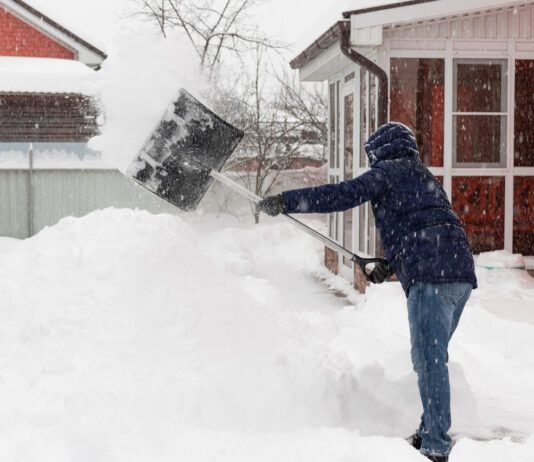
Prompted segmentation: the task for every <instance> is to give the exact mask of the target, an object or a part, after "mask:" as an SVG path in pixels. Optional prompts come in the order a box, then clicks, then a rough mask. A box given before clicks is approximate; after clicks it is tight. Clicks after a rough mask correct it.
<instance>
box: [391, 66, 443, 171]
mask: <svg viewBox="0 0 534 462" xmlns="http://www.w3.org/2000/svg"><path fill="white" fill-rule="evenodd" d="M444 81H445V60H443V59H418V58H392V59H391V111H390V114H391V120H394V121H397V122H402V123H403V124H405V125H407V126H408V127H410V128H411V129H412V130H413V132H414V134H415V137H416V139H417V145H418V146H419V152H420V154H421V159H422V161H423V162H424V163H425V165H428V166H432V167H441V166H443V122H444V115H443V114H444V112H443V108H444V105H443V101H444Z"/></svg>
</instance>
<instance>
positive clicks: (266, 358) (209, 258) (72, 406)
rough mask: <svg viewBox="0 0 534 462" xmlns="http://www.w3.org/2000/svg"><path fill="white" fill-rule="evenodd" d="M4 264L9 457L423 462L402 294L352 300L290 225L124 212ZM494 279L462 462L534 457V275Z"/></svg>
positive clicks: (463, 364)
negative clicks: (411, 441) (413, 439)
mask: <svg viewBox="0 0 534 462" xmlns="http://www.w3.org/2000/svg"><path fill="white" fill-rule="evenodd" d="M0 259H1V261H2V265H1V267H0V281H1V282H0V303H1V306H2V310H1V311H0V316H1V320H0V344H1V348H2V355H0V400H1V402H0V409H1V413H0V416H1V418H0V435H1V444H0V460H6V461H20V462H32V461H39V462H46V461H54V462H64V461H81V462H85V461H87V462H89V461H90V462H112V461H113V462H115V461H124V462H134V461H160V462H161V461H171V460H172V461H187V462H193V461H214V462H215V461H217V462H221V461H231V462H240V461H243V462H245V461H246V462H250V461H265V462H274V461H276V462H284V461H297V462H298V461H306V462H314V461H317V462H338V461H339V462H341V461H343V462H349V461H351V462H359V461H361V462H372V461H388V462H389V461H418V460H419V461H424V460H426V459H425V458H424V457H423V456H421V455H419V454H418V453H417V452H416V451H415V450H414V449H413V448H411V447H410V446H409V445H408V444H407V443H406V442H405V441H404V440H403V437H405V436H408V435H409V434H411V433H412V432H413V430H414V429H415V428H416V426H417V425H418V418H419V415H420V413H421V409H420V404H419V396H418V392H417V384H416V377H415V373H413V372H412V370H411V363H410V353H409V351H410V348H409V337H408V322H407V316H406V307H405V298H404V294H403V292H402V289H401V287H400V285H399V284H397V283H388V284H384V285H381V286H374V287H371V288H370V289H369V290H368V292H367V294H366V295H365V296H362V295H359V294H357V293H355V292H353V291H352V290H351V289H350V287H349V286H348V284H347V283H346V282H345V281H344V280H342V279H340V278H337V277H333V276H331V275H330V274H329V273H327V272H326V270H324V269H323V267H322V266H321V260H322V247H321V245H320V244H317V243H316V242H315V241H312V240H311V239H310V238H308V237H307V236H306V235H304V234H302V233H301V232H300V231H298V230H295V229H293V228H292V227H290V226H289V225H287V224H286V223H283V222H282V221H277V220H274V219H264V220H263V224H261V225H259V226H253V225H250V226H249V225H243V224H239V223H237V222H229V219H218V220H217V219H215V218H212V217H210V216H200V215H195V214H193V215H182V216H181V217H175V216H170V215H151V214H149V213H147V212H141V211H132V210H113V209H107V210H104V211H98V212H94V213H92V214H90V215H88V216H86V217H83V218H80V219H74V218H67V219H64V220H62V221H61V222H60V223H59V224H58V225H56V226H54V227H51V228H48V229H45V230H44V231H42V232H41V233H39V234H38V235H37V236H35V237H33V238H31V239H27V240H25V241H15V240H8V239H2V240H0ZM478 278H479V284H480V288H479V289H478V290H476V291H474V292H473V295H472V297H471V300H470V301H469V303H468V305H467V308H466V311H465V313H464V317H463V319H462V322H461V323H460V326H459V329H458V331H457V333H456V334H455V337H454V338H453V342H452V345H451V348H450V364H449V365H450V373H451V381H452V399H453V407H452V412H453V427H452V430H451V432H452V434H453V437H454V439H455V440H456V445H455V447H454V449H453V452H452V454H451V458H450V460H451V462H462V461H465V462H491V461H495V462H505V461H532V460H534V395H533V389H534V388H533V387H534V383H533V382H534V279H532V278H531V277H530V276H528V275H527V274H526V272H523V271H519V270H493V271H490V270H485V269H479V270H478ZM342 294H344V295H342Z"/></svg>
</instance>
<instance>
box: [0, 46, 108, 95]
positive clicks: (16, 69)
mask: <svg viewBox="0 0 534 462" xmlns="http://www.w3.org/2000/svg"><path fill="white" fill-rule="evenodd" d="M0 69H2V72H0V93H7V92H17V93H25V92H29V93H81V94H86V95H92V94H94V87H95V84H96V79H97V72H96V71H94V70H92V69H90V68H89V67H87V66H86V65H84V64H83V63H81V62H79V61H73V60H68V59H53V58H26V57H12V56H0Z"/></svg>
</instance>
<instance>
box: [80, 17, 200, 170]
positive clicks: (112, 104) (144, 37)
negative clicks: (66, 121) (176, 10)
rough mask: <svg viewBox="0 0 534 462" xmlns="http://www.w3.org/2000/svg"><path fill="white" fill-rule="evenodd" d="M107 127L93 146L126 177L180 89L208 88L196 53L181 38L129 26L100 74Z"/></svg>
mask: <svg viewBox="0 0 534 462" xmlns="http://www.w3.org/2000/svg"><path fill="white" fill-rule="evenodd" d="M99 74H100V80H99V84H98V92H99V95H100V97H101V102H102V111H103V113H104V114H105V122H104V126H103V130H102V135H101V136H98V137H96V138H93V139H92V140H91V142H90V146H91V148H92V149H94V150H96V151H102V153H103V158H104V160H105V161H106V162H107V163H109V164H110V165H113V166H114V167H116V168H118V169H119V170H121V171H123V172H124V171H126V169H127V168H128V165H129V164H130V162H131V161H132V160H133V158H134V157H135V156H136V155H137V154H138V153H139V150H140V149H141V147H142V145H143V144H144V142H145V140H146V139H147V137H148V136H149V135H150V134H151V132H152V130H153V129H154V127H155V126H156V125H157V123H158V122H159V120H160V119H161V118H162V116H163V114H164V113H165V110H166V108H167V106H168V105H169V103H170V102H171V101H173V100H174V99H175V98H176V96H177V94H178V91H179V89H180V88H182V87H184V88H187V89H188V91H190V92H191V93H193V94H195V96H198V92H199V91H200V90H201V89H203V88H204V87H205V83H204V80H203V78H202V75H201V72H200V64H199V60H198V56H197V55H196V52H195V50H194V49H193V48H192V46H191V45H190V43H189V42H188V41H187V39H186V38H185V37H184V36H183V35H181V34H180V33H178V32H173V33H169V34H168V35H167V38H166V39H165V38H164V37H163V36H162V35H161V33H159V32H158V31H157V30H156V29H155V28H154V26H153V25H152V24H147V23H146V22H142V21H128V22H127V21H123V22H121V23H120V26H119V25H118V26H117V28H116V33H115V37H114V40H113V42H112V44H111V45H110V49H109V57H108V59H106V61H104V64H103V66H102V70H101V71H100V72H99Z"/></svg>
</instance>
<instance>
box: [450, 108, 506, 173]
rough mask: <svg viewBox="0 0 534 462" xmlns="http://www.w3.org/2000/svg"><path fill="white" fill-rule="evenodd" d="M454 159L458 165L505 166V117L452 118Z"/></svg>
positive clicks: (471, 116)
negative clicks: (485, 164)
mask: <svg viewBox="0 0 534 462" xmlns="http://www.w3.org/2000/svg"><path fill="white" fill-rule="evenodd" d="M453 123H454V131H455V134H456V136H455V140H454V141H455V151H456V159H455V162H453V164H454V166H457V165H456V164H459V163H465V164H480V163H496V164H498V165H496V166H502V167H504V166H505V165H506V116H485V115H465V116H460V115H456V116H453Z"/></svg>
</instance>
